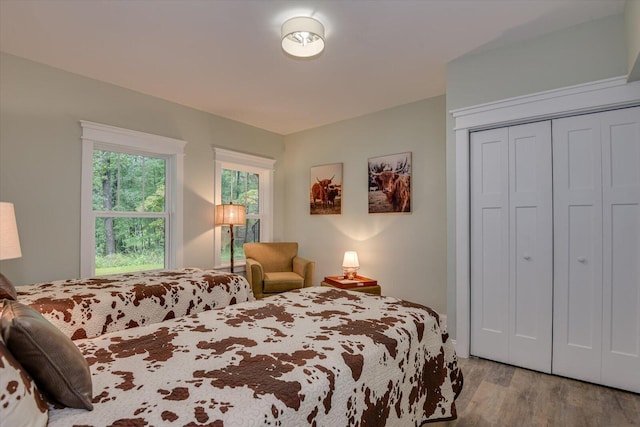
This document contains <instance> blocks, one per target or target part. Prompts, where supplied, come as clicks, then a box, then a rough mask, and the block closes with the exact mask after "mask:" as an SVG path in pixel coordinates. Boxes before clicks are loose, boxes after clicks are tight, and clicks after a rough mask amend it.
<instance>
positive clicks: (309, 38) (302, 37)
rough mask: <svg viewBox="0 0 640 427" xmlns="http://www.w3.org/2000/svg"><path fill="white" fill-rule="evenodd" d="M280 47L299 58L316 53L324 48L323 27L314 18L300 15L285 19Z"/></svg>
mask: <svg viewBox="0 0 640 427" xmlns="http://www.w3.org/2000/svg"><path fill="white" fill-rule="evenodd" d="M282 49H284V51H285V52H287V53H288V54H289V55H292V56H297V57H299V58H309V57H312V56H316V55H318V54H319V53H320V52H322V51H323V50H324V27H323V26H322V24H321V23H320V22H318V21H316V20H315V19H313V18H308V17H302V16H300V17H297V18H291V19H289V20H287V21H285V23H284V24H282Z"/></svg>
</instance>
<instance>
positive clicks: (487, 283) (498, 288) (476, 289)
mask: <svg viewBox="0 0 640 427" xmlns="http://www.w3.org/2000/svg"><path fill="white" fill-rule="evenodd" d="M470 143H471V175H470V176H471V353H472V354H474V355H476V356H480V357H486V358H488V359H492V360H496V361H500V362H507V363H508V362H509V357H508V356H509V346H508V330H509V325H508V304H509V299H508V296H509V157H508V130H507V129H506V128H503V129H494V130H489V131H483V132H477V133H473V134H472V135H471V140H470Z"/></svg>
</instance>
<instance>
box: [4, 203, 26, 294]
mask: <svg viewBox="0 0 640 427" xmlns="http://www.w3.org/2000/svg"><path fill="white" fill-rule="evenodd" d="M21 256H22V251H21V250H20V239H19V237H18V226H17V225H16V214H15V211H14V210H13V203H6V202H0V260H3V259H13V258H20V257H21ZM3 293H7V294H8V295H3ZM14 294H15V288H14V287H13V285H12V284H11V282H10V281H9V279H7V278H6V277H5V276H4V275H3V274H2V273H0V298H7V297H12V299H16V297H17V295H14Z"/></svg>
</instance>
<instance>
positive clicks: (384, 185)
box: [369, 151, 411, 213]
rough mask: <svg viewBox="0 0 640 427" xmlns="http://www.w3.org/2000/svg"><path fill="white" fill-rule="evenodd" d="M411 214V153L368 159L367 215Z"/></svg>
mask: <svg viewBox="0 0 640 427" xmlns="http://www.w3.org/2000/svg"><path fill="white" fill-rule="evenodd" d="M384 212H411V152H410V151H409V152H406V153H399V154H390V155H388V156H381V157H372V158H370V159H369V213H384Z"/></svg>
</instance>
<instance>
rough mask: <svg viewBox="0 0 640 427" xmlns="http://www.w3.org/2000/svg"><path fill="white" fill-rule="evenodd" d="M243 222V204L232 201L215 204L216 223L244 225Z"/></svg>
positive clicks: (244, 214)
mask: <svg viewBox="0 0 640 427" xmlns="http://www.w3.org/2000/svg"><path fill="white" fill-rule="evenodd" d="M245 222H246V211H245V207H244V206H242V205H234V204H233V203H229V204H224V205H216V225H244V224H245Z"/></svg>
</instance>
